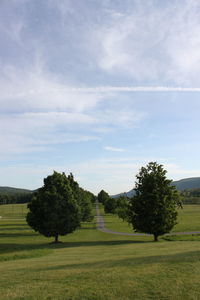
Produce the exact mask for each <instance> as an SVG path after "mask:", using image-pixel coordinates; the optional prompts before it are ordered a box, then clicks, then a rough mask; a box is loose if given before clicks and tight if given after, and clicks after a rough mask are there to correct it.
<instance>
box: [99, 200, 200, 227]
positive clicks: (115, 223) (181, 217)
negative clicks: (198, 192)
mask: <svg viewBox="0 0 200 300" xmlns="http://www.w3.org/2000/svg"><path fill="white" fill-rule="evenodd" d="M101 213H102V214H103V215H104V220H105V223H106V227H107V228H109V229H111V230H113V231H118V232H128V233H133V229H132V226H130V225H129V224H128V223H127V222H123V221H122V219H120V218H118V217H117V216H116V215H112V214H105V213H104V210H103V208H101ZM177 222H178V223H177V225H176V226H175V227H174V229H173V230H172V232H185V231H200V205H184V206H183V209H181V208H179V209H178V219H177Z"/></svg>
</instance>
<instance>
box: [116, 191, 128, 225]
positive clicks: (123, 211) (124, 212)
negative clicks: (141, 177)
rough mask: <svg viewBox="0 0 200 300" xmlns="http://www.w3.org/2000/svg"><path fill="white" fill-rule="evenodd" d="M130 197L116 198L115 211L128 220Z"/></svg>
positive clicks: (121, 217) (124, 219)
mask: <svg viewBox="0 0 200 300" xmlns="http://www.w3.org/2000/svg"><path fill="white" fill-rule="evenodd" d="M128 208H129V198H127V197H126V196H120V197H119V198H117V199H116V208H115V213H116V214H117V215H118V217H119V218H120V219H122V220H123V221H128Z"/></svg>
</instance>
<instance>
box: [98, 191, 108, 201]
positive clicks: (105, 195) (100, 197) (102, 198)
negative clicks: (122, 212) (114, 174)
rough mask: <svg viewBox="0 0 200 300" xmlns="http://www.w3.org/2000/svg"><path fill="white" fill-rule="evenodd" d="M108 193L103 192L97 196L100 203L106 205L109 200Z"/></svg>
mask: <svg viewBox="0 0 200 300" xmlns="http://www.w3.org/2000/svg"><path fill="white" fill-rule="evenodd" d="M109 198H110V197H109V195H108V193H106V192H105V191H104V190H101V191H100V192H99V194H98V196H97V199H98V202H100V203H103V204H104V203H105V202H106V201H107V200H108V199H109Z"/></svg>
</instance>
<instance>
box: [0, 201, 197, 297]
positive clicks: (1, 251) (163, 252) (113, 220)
mask: <svg viewBox="0 0 200 300" xmlns="http://www.w3.org/2000/svg"><path fill="white" fill-rule="evenodd" d="M25 215H26V205H24V204H23V205H21V204H17V205H1V206H0V216H1V217H2V218H1V219H0V274H1V276H0V299H3V300H8V299H9V300H12V299H15V300H18V299H19V300H37V299H38V300H39V299H41V300H43V299H45V300H47V299H48V300H53V299H58V300H95V299H97V300H108V299H109V300H117V299H120V300H128V299H200V285H199V278H200V251H199V248H200V236H199V235H187V236H182V235H177V236H169V237H161V238H160V241H159V242H156V243H155V242H153V241H152V237H151V236H147V237H134V236H120V235H111V234H108V233H103V232H100V231H97V230H96V224H95V220H94V222H91V223H89V224H86V223H84V224H82V227H81V229H79V230H77V231H75V232H74V233H72V234H69V235H67V236H63V237H60V240H61V241H62V243H59V244H52V243H51V242H52V241H53V239H52V238H45V237H43V236H41V235H39V234H37V233H35V232H34V231H33V230H32V229H31V228H30V227H29V226H28V225H27V224H26V221H25ZM199 221H200V206H198V205H192V206H184V209H183V210H179V224H178V225H177V226H176V228H175V229H174V231H184V230H191V231H192V230H194V231H196V230H200V226H199V225H200V222H199ZM105 222H106V227H108V228H111V229H114V230H115V231H121V230H122V229H123V228H124V229H123V230H126V228H125V226H127V225H126V224H125V223H124V222H122V221H121V220H120V219H118V218H117V217H116V216H111V215H106V216H105ZM123 226H124V227H123ZM127 227H128V226H127ZM128 229H129V230H130V232H133V231H132V229H131V228H128Z"/></svg>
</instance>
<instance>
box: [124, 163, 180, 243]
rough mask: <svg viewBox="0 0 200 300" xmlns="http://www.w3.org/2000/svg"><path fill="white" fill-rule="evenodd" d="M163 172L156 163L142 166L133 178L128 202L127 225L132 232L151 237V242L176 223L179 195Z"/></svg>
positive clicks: (168, 230)
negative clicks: (134, 179)
mask: <svg viewBox="0 0 200 300" xmlns="http://www.w3.org/2000/svg"><path fill="white" fill-rule="evenodd" d="M166 173H167V171H166V170H164V169H163V166H162V165H159V164H157V163H156V162H150V163H149V164H148V165H147V166H146V167H142V168H141V170H140V172H139V174H138V175H137V176H136V178H137V181H136V183H135V192H136V194H135V196H134V197H133V198H132V199H131V201H130V207H129V222H130V223H131V224H132V225H133V228H134V229H135V230H136V231H138V232H145V233H149V234H153V235H154V241H157V240H158V236H160V235H162V234H165V233H168V232H170V231H171V229H172V228H173V227H174V225H175V224H176V218H177V212H176V205H177V199H178V197H179V196H178V192H177V190H176V188H175V187H174V186H172V185H171V182H172V181H171V180H169V179H167V178H166Z"/></svg>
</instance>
